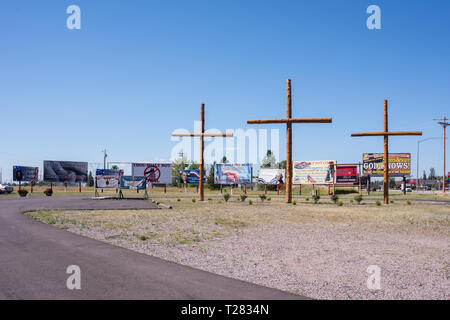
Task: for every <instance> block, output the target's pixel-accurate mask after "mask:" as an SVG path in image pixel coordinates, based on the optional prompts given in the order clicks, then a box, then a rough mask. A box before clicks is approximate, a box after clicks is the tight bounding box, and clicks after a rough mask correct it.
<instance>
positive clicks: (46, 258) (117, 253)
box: [0, 197, 306, 300]
mask: <svg viewBox="0 0 450 320" xmlns="http://www.w3.org/2000/svg"><path fill="white" fill-rule="evenodd" d="M40 209H41V210H47V209H157V207H156V206H155V205H154V204H152V203H150V202H149V201H142V200H86V199H84V198H83V197H26V198H19V197H17V198H12V197H8V198H1V197H0V299H3V300H4V299H58V300H59V299H77V300H78V299H152V300H153V299H161V300H166V299H167V300H169V299H170V300H186V299H189V300H190V299H194V300H197V299H204V300H219V299H220V300H242V299H248V300H281V299H289V300H296V299H306V297H302V296H298V295H294V294H290V293H288V292H284V291H280V290H276V289H271V288H267V287H263V286H259V285H255V284H252V283H248V282H244V281H240V280H236V279H231V278H227V277H223V276H220V275H216V274H213V273H209V272H206V271H202V270H197V269H194V268H191V267H187V266H183V265H180V264H176V263H173V262H169V261H165V260H162V259H159V258H155V257H151V256H148V255H145V254H140V253H137V252H134V251H131V250H128V249H125V248H120V247H116V246H113V245H110V244H107V243H103V242H100V241H97V240H94V239H90V238H86V237H82V236H80V235H77V234H74V233H71V232H67V231H65V230H61V229H58V228H55V227H53V226H50V225H47V224H44V223H41V222H38V221H35V220H33V219H31V218H29V217H27V216H25V215H23V212H24V211H32V210H40ZM70 265H77V266H79V267H80V270H81V289H80V290H77V289H73V290H69V289H68V288H67V285H66V282H67V279H68V277H69V276H70V275H71V274H67V273H66V270H67V267H68V266H70Z"/></svg>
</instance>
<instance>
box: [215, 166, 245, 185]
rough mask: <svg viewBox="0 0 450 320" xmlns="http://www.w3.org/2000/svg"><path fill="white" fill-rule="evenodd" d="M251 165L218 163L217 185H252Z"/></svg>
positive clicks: (216, 172)
mask: <svg viewBox="0 0 450 320" xmlns="http://www.w3.org/2000/svg"><path fill="white" fill-rule="evenodd" d="M251 172H252V166H251V165H250V164H229V163H217V164H216V165H215V166H214V183H215V184H250V183H251V180H252V177H251V175H252V173H251Z"/></svg>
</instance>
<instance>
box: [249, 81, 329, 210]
mask: <svg viewBox="0 0 450 320" xmlns="http://www.w3.org/2000/svg"><path fill="white" fill-rule="evenodd" d="M286 87H287V88H286V91H287V112H286V113H287V116H286V118H283V119H255V120H248V121H247V123H248V124H269V123H285V124H286V203H291V202H292V124H293V123H331V122H332V119H331V118H292V96H291V79H287V81H286Z"/></svg>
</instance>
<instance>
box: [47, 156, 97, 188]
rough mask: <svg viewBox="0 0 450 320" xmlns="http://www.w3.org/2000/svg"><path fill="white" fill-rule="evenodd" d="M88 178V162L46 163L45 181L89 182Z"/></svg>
mask: <svg viewBox="0 0 450 320" xmlns="http://www.w3.org/2000/svg"><path fill="white" fill-rule="evenodd" d="M87 176H88V163H87V162H75V161H47V160H45V161H44V181H48V182H72V183H73V182H87Z"/></svg>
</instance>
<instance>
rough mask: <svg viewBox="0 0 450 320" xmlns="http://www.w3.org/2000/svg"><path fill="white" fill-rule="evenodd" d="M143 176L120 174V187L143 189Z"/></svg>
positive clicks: (144, 186) (144, 185)
mask: <svg viewBox="0 0 450 320" xmlns="http://www.w3.org/2000/svg"><path fill="white" fill-rule="evenodd" d="M146 186H147V181H146V180H145V177H133V176H122V177H120V188H121V189H133V190H143V189H146Z"/></svg>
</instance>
